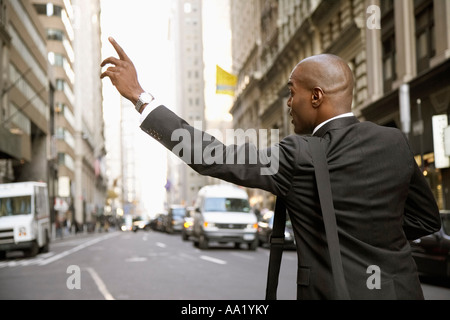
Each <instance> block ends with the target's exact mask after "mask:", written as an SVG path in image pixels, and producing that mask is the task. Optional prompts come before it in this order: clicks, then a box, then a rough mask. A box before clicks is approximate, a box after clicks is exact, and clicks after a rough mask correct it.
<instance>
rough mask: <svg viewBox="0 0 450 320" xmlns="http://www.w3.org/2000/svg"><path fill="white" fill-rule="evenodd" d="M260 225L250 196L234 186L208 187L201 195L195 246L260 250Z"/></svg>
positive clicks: (197, 214) (198, 197) (196, 221)
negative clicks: (243, 246)
mask: <svg viewBox="0 0 450 320" xmlns="http://www.w3.org/2000/svg"><path fill="white" fill-rule="evenodd" d="M257 228H258V221H257V218H256V215H255V214H254V213H253V211H252V210H251V209H250V204H249V202H248V195H247V192H246V191H245V190H243V189H241V188H239V187H237V186H234V185H211V186H205V187H203V188H202V189H200V191H199V192H198V196H197V199H196V202H195V215H194V230H193V237H194V239H195V240H194V245H196V246H199V247H200V249H207V248H208V246H209V243H210V242H219V243H228V242H234V243H235V246H236V247H239V246H240V244H241V243H246V244H247V245H248V248H249V249H250V250H256V248H257V246H258V239H257V236H256V231H257Z"/></svg>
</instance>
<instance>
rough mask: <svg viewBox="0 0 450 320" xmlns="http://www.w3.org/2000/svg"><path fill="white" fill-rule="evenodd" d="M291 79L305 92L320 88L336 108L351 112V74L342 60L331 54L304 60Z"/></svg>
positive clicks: (352, 84)
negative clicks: (305, 90)
mask: <svg viewBox="0 0 450 320" xmlns="http://www.w3.org/2000/svg"><path fill="white" fill-rule="evenodd" d="M291 79H292V80H294V81H297V82H298V83H299V84H300V85H301V86H303V87H304V88H305V89H307V90H312V89H314V88H321V89H322V90H323V92H324V94H325V95H326V96H327V97H328V99H329V100H331V101H330V102H332V103H333V104H334V105H335V107H336V108H339V109H344V110H342V111H343V112H349V111H350V110H351V105H352V98H353V86H354V80H353V73H352V71H351V70H350V68H349V66H348V64H347V63H346V62H345V61H344V60H343V59H342V58H340V57H338V56H335V55H332V54H319V55H316V56H312V57H309V58H306V59H304V60H302V61H301V62H300V63H299V64H298V65H297V66H296V67H295V69H294V71H293V72H292V76H291Z"/></svg>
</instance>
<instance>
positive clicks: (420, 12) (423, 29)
mask: <svg viewBox="0 0 450 320" xmlns="http://www.w3.org/2000/svg"><path fill="white" fill-rule="evenodd" d="M414 14H415V17H416V54H417V72H418V73H421V72H423V71H425V70H427V69H428V68H429V66H430V59H431V58H432V57H434V56H435V54H436V43H435V34H434V13H433V1H432V0H415V1H414Z"/></svg>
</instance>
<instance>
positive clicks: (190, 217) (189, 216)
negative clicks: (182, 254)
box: [181, 207, 195, 241]
mask: <svg viewBox="0 0 450 320" xmlns="http://www.w3.org/2000/svg"><path fill="white" fill-rule="evenodd" d="M194 214H195V208H194V207H188V208H186V214H185V215H184V218H183V226H182V228H181V239H183V241H188V240H189V238H190V237H191V236H192V232H193V230H194Z"/></svg>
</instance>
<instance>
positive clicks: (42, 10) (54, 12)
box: [34, 3, 64, 17]
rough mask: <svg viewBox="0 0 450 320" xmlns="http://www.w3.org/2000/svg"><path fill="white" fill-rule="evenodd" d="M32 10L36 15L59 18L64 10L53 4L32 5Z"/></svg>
mask: <svg viewBox="0 0 450 320" xmlns="http://www.w3.org/2000/svg"><path fill="white" fill-rule="evenodd" d="M34 8H35V9H36V12H37V13H38V14H40V15H46V16H47V17H53V16H55V17H61V16H62V12H63V10H64V9H63V8H62V7H61V6H57V5H54V4H53V3H47V4H34Z"/></svg>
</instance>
